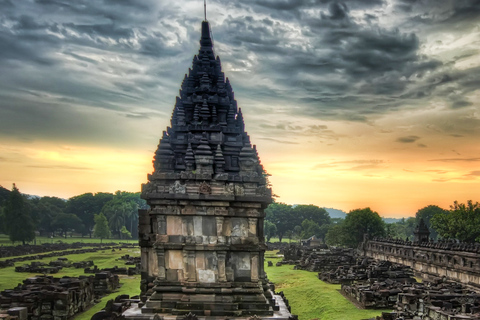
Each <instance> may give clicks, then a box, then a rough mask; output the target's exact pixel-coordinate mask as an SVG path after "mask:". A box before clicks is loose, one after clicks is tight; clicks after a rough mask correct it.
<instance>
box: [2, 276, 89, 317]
mask: <svg viewBox="0 0 480 320" xmlns="http://www.w3.org/2000/svg"><path fill="white" fill-rule="evenodd" d="M92 280H93V279H92V278H87V277H80V278H69V277H64V278H53V277H51V276H37V277H34V278H29V279H26V280H24V281H23V284H22V285H19V286H18V287H16V288H15V289H12V290H4V291H2V292H1V293H0V309H1V310H4V311H3V312H2V311H0V313H1V314H10V313H11V312H9V311H10V310H12V309H15V310H17V311H19V314H18V319H19V320H27V319H28V320H39V319H55V320H67V319H69V318H71V317H72V316H73V315H75V314H76V313H78V312H81V311H83V310H86V309H88V308H89V307H91V306H92V305H93V301H94V298H95V293H94V283H93V281H92Z"/></svg>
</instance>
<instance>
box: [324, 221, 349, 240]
mask: <svg viewBox="0 0 480 320" xmlns="http://www.w3.org/2000/svg"><path fill="white" fill-rule="evenodd" d="M344 222H345V221H344V220H343V219H342V221H340V222H338V223H336V224H333V225H332V226H331V227H330V229H328V232H327V234H326V236H325V243H326V244H328V245H329V246H343V245H344V244H345V242H346V239H345V228H344Z"/></svg>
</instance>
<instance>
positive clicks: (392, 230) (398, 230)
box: [385, 217, 417, 240]
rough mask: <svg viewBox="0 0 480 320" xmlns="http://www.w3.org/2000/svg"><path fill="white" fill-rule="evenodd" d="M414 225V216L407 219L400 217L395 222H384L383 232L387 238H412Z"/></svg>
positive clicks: (415, 224)
mask: <svg viewBox="0 0 480 320" xmlns="http://www.w3.org/2000/svg"><path fill="white" fill-rule="evenodd" d="M416 226H417V223H416V220H415V218H414V217H410V218H408V219H405V218H402V219H401V220H400V221H398V222H395V223H386V224H385V234H386V236H387V237H389V238H399V239H403V240H406V239H407V238H410V239H412V237H413V231H414V230H415V227H416Z"/></svg>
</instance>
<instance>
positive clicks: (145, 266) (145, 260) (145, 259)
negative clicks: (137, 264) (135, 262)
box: [140, 247, 149, 274]
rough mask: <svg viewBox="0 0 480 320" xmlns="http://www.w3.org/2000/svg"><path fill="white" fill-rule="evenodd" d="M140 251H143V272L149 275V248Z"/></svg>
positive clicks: (141, 259) (141, 257) (141, 258)
mask: <svg viewBox="0 0 480 320" xmlns="http://www.w3.org/2000/svg"><path fill="white" fill-rule="evenodd" d="M140 251H141V255H140V261H141V268H142V272H145V273H146V274H149V272H148V248H146V247H143V248H141V250H140Z"/></svg>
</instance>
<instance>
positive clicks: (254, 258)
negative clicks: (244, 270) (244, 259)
mask: <svg viewBox="0 0 480 320" xmlns="http://www.w3.org/2000/svg"><path fill="white" fill-rule="evenodd" d="M250 259H251V263H250V268H251V271H250V272H251V278H252V282H257V281H258V252H251V253H250Z"/></svg>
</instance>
